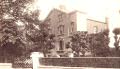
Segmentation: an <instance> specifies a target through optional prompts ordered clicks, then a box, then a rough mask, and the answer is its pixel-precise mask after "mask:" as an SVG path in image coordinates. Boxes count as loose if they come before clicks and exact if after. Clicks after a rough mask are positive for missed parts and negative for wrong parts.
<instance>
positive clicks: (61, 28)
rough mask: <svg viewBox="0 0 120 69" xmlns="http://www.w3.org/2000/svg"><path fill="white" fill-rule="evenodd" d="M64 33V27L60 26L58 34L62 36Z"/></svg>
mask: <svg viewBox="0 0 120 69" xmlns="http://www.w3.org/2000/svg"><path fill="white" fill-rule="evenodd" d="M63 33H64V25H60V26H58V34H60V35H62V34H63Z"/></svg>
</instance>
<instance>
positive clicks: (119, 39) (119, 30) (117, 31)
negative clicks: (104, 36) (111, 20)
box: [113, 28, 120, 56]
mask: <svg viewBox="0 0 120 69" xmlns="http://www.w3.org/2000/svg"><path fill="white" fill-rule="evenodd" d="M113 33H114V35H115V36H114V39H115V42H114V46H115V49H116V55H117V56H120V54H119V52H120V47H119V43H120V37H118V35H119V34H120V28H115V29H114V30H113Z"/></svg>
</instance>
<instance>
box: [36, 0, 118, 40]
mask: <svg viewBox="0 0 120 69" xmlns="http://www.w3.org/2000/svg"><path fill="white" fill-rule="evenodd" d="M34 5H35V6H36V7H37V8H38V9H40V10H41V12H40V18H41V19H44V18H45V17H46V16H47V15H48V14H49V12H50V11H51V10H52V9H53V8H56V7H59V5H65V7H66V9H68V10H69V11H72V10H74V9H76V10H79V11H82V12H86V13H87V14H88V17H90V18H93V19H95V20H99V21H105V17H107V18H108V22H109V28H110V37H113V36H114V35H113V34H112V30H113V29H114V28H116V27H120V12H119V10H120V0H35V3H34ZM113 40H114V39H113V38H111V42H113Z"/></svg>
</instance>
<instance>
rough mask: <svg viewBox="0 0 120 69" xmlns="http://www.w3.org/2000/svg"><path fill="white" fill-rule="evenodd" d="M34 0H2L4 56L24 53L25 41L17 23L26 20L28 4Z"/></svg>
mask: <svg viewBox="0 0 120 69" xmlns="http://www.w3.org/2000/svg"><path fill="white" fill-rule="evenodd" d="M31 2H32V0H1V1H0V26H1V27H0V35H1V38H0V48H1V52H2V53H4V54H3V56H4V58H6V59H8V58H9V57H8V56H12V57H17V56H20V55H22V53H23V50H24V42H23V40H22V38H21V36H20V32H19V29H18V25H17V23H18V22H19V21H21V22H22V20H24V15H25V13H27V12H25V9H26V7H27V5H26V4H29V3H31Z"/></svg>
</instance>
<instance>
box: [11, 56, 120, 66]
mask: <svg viewBox="0 0 120 69" xmlns="http://www.w3.org/2000/svg"><path fill="white" fill-rule="evenodd" d="M27 60H28V59H27ZM40 63H41V64H42V65H45V66H64V67H97V68H120V58H119V57H79V58H41V59H40ZM13 67H22V68H31V67H32V61H31V60H30V59H29V60H28V61H27V62H26V60H25V59H24V60H21V61H20V60H19V62H18V61H15V62H14V63H13Z"/></svg>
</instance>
